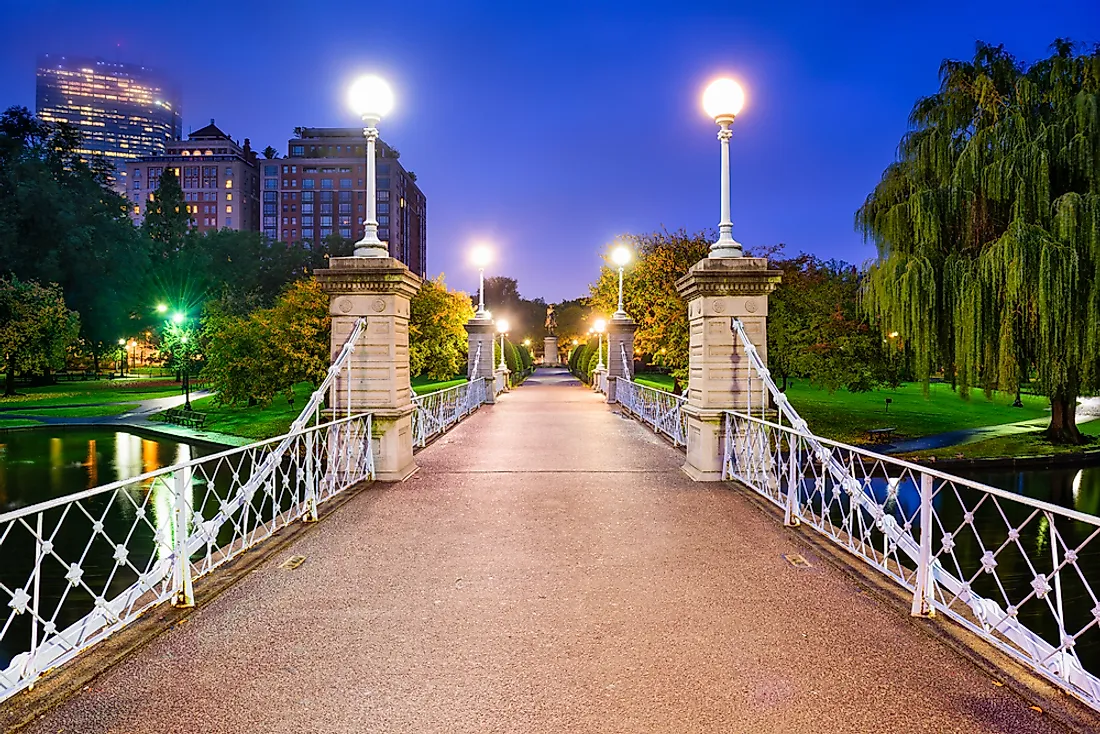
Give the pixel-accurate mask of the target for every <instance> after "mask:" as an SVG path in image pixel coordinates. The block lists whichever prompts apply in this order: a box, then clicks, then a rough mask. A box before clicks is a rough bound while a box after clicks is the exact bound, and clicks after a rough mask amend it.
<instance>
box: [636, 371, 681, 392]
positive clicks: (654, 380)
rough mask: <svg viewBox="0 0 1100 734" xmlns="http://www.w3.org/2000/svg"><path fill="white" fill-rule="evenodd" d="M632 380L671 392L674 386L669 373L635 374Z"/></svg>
mask: <svg viewBox="0 0 1100 734" xmlns="http://www.w3.org/2000/svg"><path fill="white" fill-rule="evenodd" d="M634 381H635V382H637V383H638V384H639V385H646V386H648V387H655V388H657V389H658V390H664V391H665V392H672V388H673V387H674V385H673V380H672V376H671V375H662V374H659V373H656V372H652V373H646V374H641V375H635V376H634Z"/></svg>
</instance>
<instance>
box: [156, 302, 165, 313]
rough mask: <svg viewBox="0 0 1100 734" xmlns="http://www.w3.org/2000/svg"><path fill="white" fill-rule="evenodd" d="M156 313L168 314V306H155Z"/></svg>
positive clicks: (160, 304)
mask: <svg viewBox="0 0 1100 734" xmlns="http://www.w3.org/2000/svg"><path fill="white" fill-rule="evenodd" d="M157 313H168V304H167V303H158V304H157Z"/></svg>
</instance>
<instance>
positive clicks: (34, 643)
mask: <svg viewBox="0 0 1100 734" xmlns="http://www.w3.org/2000/svg"><path fill="white" fill-rule="evenodd" d="M35 528H36V529H35V536H34V538H35V543H34V544H35V550H34V558H35V561H34V587H33V589H32V593H31V649H30V653H29V654H28V655H27V664H26V665H25V666H23V670H22V671H21V672H20V676H21V677H23V678H32V679H36V678H38V665H37V664H36V663H35V657H36V656H37V655H38V619H39V600H40V599H41V588H42V583H41V582H42V562H43V561H44V560H45V557H46V554H45V553H44V552H43V551H44V550H45V548H44V544H43V542H42V513H41V512H39V513H38V520H37V524H36V526H35ZM31 687H32V688H33V687H34V686H33V684H32V686H31Z"/></svg>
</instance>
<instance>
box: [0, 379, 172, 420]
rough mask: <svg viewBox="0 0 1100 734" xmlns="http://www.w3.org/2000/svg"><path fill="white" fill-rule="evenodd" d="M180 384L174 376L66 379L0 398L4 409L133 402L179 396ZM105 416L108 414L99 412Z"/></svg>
mask: <svg viewBox="0 0 1100 734" xmlns="http://www.w3.org/2000/svg"><path fill="white" fill-rule="evenodd" d="M180 391H181V388H180V386H179V383H177V382H174V381H172V380H171V378H162V379H155V380H154V379H145V378H135V379H131V378H120V379H115V380H88V381H87V382H62V383H58V384H57V385H45V386H42V387H21V388H19V389H18V394H17V395H15V396H14V397H7V398H5V397H0V408H12V409H18V410H20V411H26V410H28V409H31V408H37V407H44V406H50V405H84V404H86V403H131V402H136V401H139V400H151V399H154V398H167V397H171V396H173V395H179V394H180ZM95 415H104V414H101V413H100V414H95Z"/></svg>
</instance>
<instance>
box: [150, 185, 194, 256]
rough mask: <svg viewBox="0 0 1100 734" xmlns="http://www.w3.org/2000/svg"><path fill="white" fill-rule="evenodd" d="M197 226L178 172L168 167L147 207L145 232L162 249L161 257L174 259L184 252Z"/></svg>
mask: <svg viewBox="0 0 1100 734" xmlns="http://www.w3.org/2000/svg"><path fill="white" fill-rule="evenodd" d="M193 225H194V222H192V220H191V213H190V212H189V211H188V210H187V204H186V203H185V202H184V198H183V188H181V187H180V180H179V178H177V177H176V172H175V169H173V168H171V167H166V168H165V169H164V172H163V173H162V174H161V176H160V184H159V186H158V187H157V190H156V191H154V192H153V196H152V198H151V199H150V200H149V203H148V204H147V205H146V206H145V218H144V219H143V220H142V223H141V231H142V233H143V234H144V235H145V236H146V237H147V238H149V241H151V242H153V243H155V244H157V245H159V246H160V247H159V248H158V249H159V250H160V252H159V253H158V254H160V255H162V256H170V255H172V254H175V253H177V252H179V251H180V250H182V249H183V243H184V240H185V239H186V237H187V233H188V232H189V231H190V230H191V228H192V226H193Z"/></svg>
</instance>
